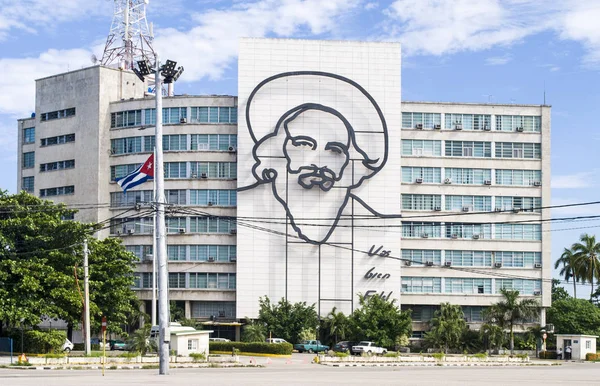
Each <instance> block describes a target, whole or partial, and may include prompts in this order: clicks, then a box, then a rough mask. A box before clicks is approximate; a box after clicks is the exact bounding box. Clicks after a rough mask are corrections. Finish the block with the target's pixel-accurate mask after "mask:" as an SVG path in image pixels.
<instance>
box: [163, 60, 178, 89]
mask: <svg viewBox="0 0 600 386" xmlns="http://www.w3.org/2000/svg"><path fill="white" fill-rule="evenodd" d="M176 65H177V62H174V61H172V60H168V59H167V62H166V63H165V64H164V65H163V66H162V68H161V71H160V74H161V75H162V76H164V78H165V80H164V83H173V82H175V81H176V80H177V79H178V78H179V77H180V76H181V74H182V73H183V67H181V66H180V67H179V68H177V69H175V66H176Z"/></svg>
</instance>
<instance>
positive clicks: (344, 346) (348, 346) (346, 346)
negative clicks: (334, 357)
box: [333, 340, 358, 354]
mask: <svg viewBox="0 0 600 386" xmlns="http://www.w3.org/2000/svg"><path fill="white" fill-rule="evenodd" d="M357 344H358V342H350V341H347V340H344V341H341V342H337V343H336V344H335V346H333V351H335V352H345V353H348V354H350V351H352V346H356V345H357Z"/></svg>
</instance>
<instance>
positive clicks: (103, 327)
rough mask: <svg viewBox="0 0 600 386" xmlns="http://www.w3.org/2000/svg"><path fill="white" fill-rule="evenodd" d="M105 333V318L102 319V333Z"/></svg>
mask: <svg viewBox="0 0 600 386" xmlns="http://www.w3.org/2000/svg"><path fill="white" fill-rule="evenodd" d="M104 331H106V316H103V317H102V332H104Z"/></svg>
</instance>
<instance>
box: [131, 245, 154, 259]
mask: <svg viewBox="0 0 600 386" xmlns="http://www.w3.org/2000/svg"><path fill="white" fill-rule="evenodd" d="M125 249H126V250H127V252H130V253H133V254H134V255H135V257H137V259H138V260H139V261H151V260H152V245H139V244H138V245H126V246H125Z"/></svg>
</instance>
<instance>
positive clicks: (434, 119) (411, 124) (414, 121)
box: [402, 113, 442, 130]
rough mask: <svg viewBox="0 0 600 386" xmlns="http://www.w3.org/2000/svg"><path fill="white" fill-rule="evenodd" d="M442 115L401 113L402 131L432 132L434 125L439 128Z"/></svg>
mask: <svg viewBox="0 0 600 386" xmlns="http://www.w3.org/2000/svg"><path fill="white" fill-rule="evenodd" d="M441 123H442V114H439V113H402V128H403V129H416V128H420V129H426V130H433V129H434V128H435V127H436V125H438V126H441Z"/></svg>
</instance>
